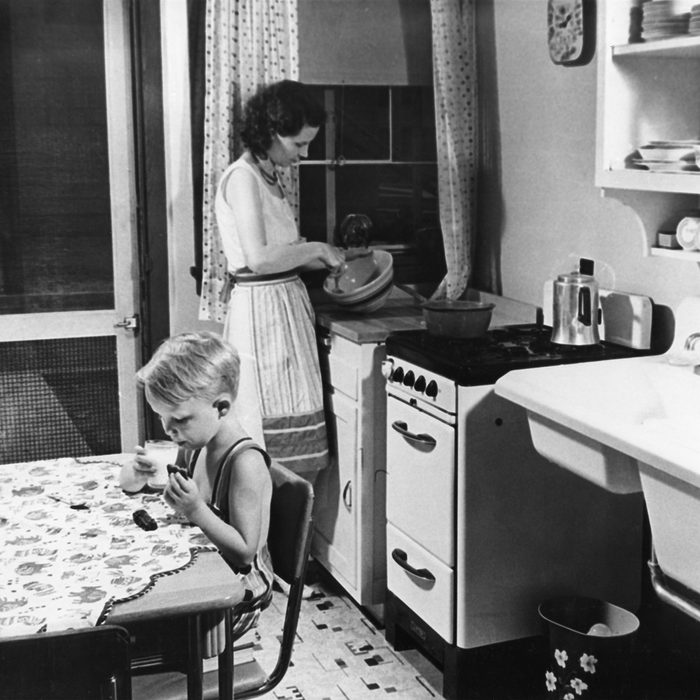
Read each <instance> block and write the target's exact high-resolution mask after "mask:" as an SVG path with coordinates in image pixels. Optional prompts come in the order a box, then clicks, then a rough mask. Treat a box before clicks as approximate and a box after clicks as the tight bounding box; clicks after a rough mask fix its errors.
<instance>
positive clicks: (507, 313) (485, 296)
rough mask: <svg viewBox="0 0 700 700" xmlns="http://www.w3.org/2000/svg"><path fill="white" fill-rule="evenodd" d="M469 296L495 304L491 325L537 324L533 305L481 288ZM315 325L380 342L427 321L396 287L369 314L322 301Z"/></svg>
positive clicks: (351, 337)
mask: <svg viewBox="0 0 700 700" xmlns="http://www.w3.org/2000/svg"><path fill="white" fill-rule="evenodd" d="M469 298H470V299H473V300H475V301H477V300H478V301H484V302H489V301H492V302H494V303H495V304H496V308H495V309H494V310H493V317H492V318H491V326H490V327H491V328H493V327H496V326H505V325H509V324H515V323H535V321H536V319H537V315H538V313H539V310H538V309H537V307H535V306H532V305H530V304H525V303H522V302H519V301H516V300H514V299H508V298H507V297H499V296H496V295H494V294H489V293H487V292H480V291H478V290H471V291H470V294H469ZM316 325H317V326H319V327H320V328H324V329H326V330H328V331H330V332H331V333H336V334H337V335H339V336H341V337H343V338H347V339H348V340H351V341H353V342H355V343H381V342H384V341H385V340H386V338H387V336H388V335H389V334H390V333H393V332H395V331H410V330H421V329H424V328H425V321H424V320H423V312H422V311H421V308H420V307H419V306H418V303H417V302H416V301H414V300H413V298H412V297H410V296H409V295H408V294H406V292H403V291H401V290H399V289H394V291H393V292H392V293H391V296H390V297H389V299H388V300H387V302H386V304H385V305H384V306H383V307H382V308H381V309H378V310H377V311H375V312H373V313H370V314H357V313H351V312H349V311H344V310H343V309H341V308H340V307H338V306H336V305H335V304H330V303H320V304H319V305H317V306H316Z"/></svg>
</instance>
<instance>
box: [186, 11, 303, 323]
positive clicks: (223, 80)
mask: <svg viewBox="0 0 700 700" xmlns="http://www.w3.org/2000/svg"><path fill="white" fill-rule="evenodd" d="M205 32H206V66H205V72H206V77H205V86H206V96H205V103H204V174H203V175H204V177H203V190H204V192H203V203H202V207H203V234H202V296H201V299H200V306H199V317H200V319H203V320H213V321H219V322H221V323H223V321H224V318H225V315H226V306H225V304H223V303H222V302H221V300H220V298H219V296H220V292H221V288H222V285H223V281H224V278H225V274H226V270H227V265H226V257H225V256H224V252H223V250H222V247H221V242H220V239H219V232H218V230H217V226H216V217H215V216H214V199H215V196H216V187H217V185H218V183H219V180H220V178H221V175H222V174H223V172H224V170H225V169H226V168H227V167H228V165H229V164H230V163H232V162H233V161H234V160H235V159H236V158H237V157H238V156H239V155H240V154H241V152H242V147H241V143H240V138H239V132H240V124H241V116H242V111H243V105H244V104H245V103H246V101H247V100H248V98H249V97H250V96H251V95H253V94H254V93H255V91H256V90H257V89H258V87H260V86H261V85H264V84H267V83H272V82H275V81H277V80H282V79H283V78H289V79H291V80H296V79H297V78H298V75H299V41H298V35H297V0H207V10H206V26H205ZM284 180H285V182H284V185H285V189H286V191H287V195H288V197H289V199H290V200H291V204H292V206H293V208H295V210H296V208H297V191H298V188H297V181H296V173H291V172H290V173H287V174H286V175H285V176H284Z"/></svg>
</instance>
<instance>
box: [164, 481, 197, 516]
mask: <svg viewBox="0 0 700 700" xmlns="http://www.w3.org/2000/svg"><path fill="white" fill-rule="evenodd" d="M163 498H164V499H165V502H166V503H167V504H168V505H169V506H170V507H171V508H172V509H173V510H174V511H176V512H178V513H180V514H182V515H184V516H185V517H186V518H187V519H188V520H190V521H191V522H194V523H195V524H196V513H197V511H198V510H199V509H200V508H202V507H204V508H207V505H206V503H205V502H204V499H203V498H202V495H201V494H200V493H199V488H198V487H197V484H196V483H195V481H194V479H189V478H186V477H184V476H182V474H170V475H169V476H168V485H167V486H166V487H165V491H163Z"/></svg>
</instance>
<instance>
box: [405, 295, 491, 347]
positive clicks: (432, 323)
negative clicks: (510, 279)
mask: <svg viewBox="0 0 700 700" xmlns="http://www.w3.org/2000/svg"><path fill="white" fill-rule="evenodd" d="M396 286H397V287H398V288H399V289H401V290H403V291H404V292H406V293H407V294H410V295H411V296H412V297H413V298H414V299H415V300H416V301H418V302H419V304H420V307H421V309H422V310H423V319H424V321H425V328H426V330H427V331H428V333H430V335H437V336H443V337H447V338H462V339H466V338H480V337H481V336H483V335H485V334H486V331H487V330H488V327H489V323H491V314H492V313H493V309H494V306H495V304H491V303H488V304H487V303H482V302H479V301H463V300H460V299H456V300H455V299H426V298H425V297H424V296H423V295H422V294H419V293H418V292H416V291H415V290H414V289H411V287H407V286H404V285H396Z"/></svg>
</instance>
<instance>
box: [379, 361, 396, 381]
mask: <svg viewBox="0 0 700 700" xmlns="http://www.w3.org/2000/svg"><path fill="white" fill-rule="evenodd" d="M393 368H394V361H393V360H382V376H383V377H384V379H391V373H392V371H393Z"/></svg>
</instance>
